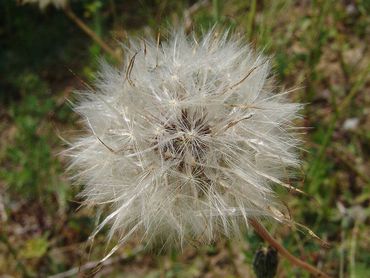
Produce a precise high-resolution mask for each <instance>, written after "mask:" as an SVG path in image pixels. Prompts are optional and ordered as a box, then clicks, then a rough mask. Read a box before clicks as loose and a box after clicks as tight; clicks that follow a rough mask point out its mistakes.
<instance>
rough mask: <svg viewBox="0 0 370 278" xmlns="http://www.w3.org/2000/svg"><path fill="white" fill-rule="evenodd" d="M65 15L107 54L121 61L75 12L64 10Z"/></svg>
mask: <svg viewBox="0 0 370 278" xmlns="http://www.w3.org/2000/svg"><path fill="white" fill-rule="evenodd" d="M63 11H64V13H65V14H66V15H67V17H68V18H69V19H71V20H72V21H73V22H74V23H75V24H76V25H77V26H78V27H79V28H81V30H82V31H84V32H85V34H87V35H88V36H89V37H90V38H91V39H92V40H93V41H94V42H96V43H97V44H98V45H99V46H100V47H101V48H102V49H103V50H104V51H105V52H106V53H108V54H109V55H110V56H112V57H113V58H115V59H117V61H118V62H120V61H121V57H120V55H118V54H117V53H116V52H115V51H114V50H113V49H112V48H111V47H110V46H109V45H108V44H106V43H105V42H104V41H103V40H102V39H101V38H100V37H99V36H98V35H97V34H96V33H95V32H94V31H93V30H91V28H90V27H89V26H87V25H86V24H85V23H84V22H83V21H82V20H81V19H80V18H79V17H78V16H77V15H76V14H75V13H74V12H73V11H72V9H71V8H70V7H68V6H67V7H66V8H64V9H63Z"/></svg>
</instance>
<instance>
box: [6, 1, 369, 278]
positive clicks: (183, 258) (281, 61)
mask: <svg viewBox="0 0 370 278" xmlns="http://www.w3.org/2000/svg"><path fill="white" fill-rule="evenodd" d="M69 3H70V5H69V8H68V9H56V8H55V7H54V6H48V7H46V8H45V9H43V10H40V9H39V7H38V5H37V4H27V5H21V4H20V3H19V2H17V1H15V0H1V1H0V277H46V276H49V275H56V276H54V277H77V276H82V275H86V276H87V277H91V276H95V277H153V278H154V277H161V278H162V277H166V278H167V277H168V278H169V277H223V278H227V277H255V274H253V267H252V262H253V257H254V254H255V253H256V252H257V251H258V250H259V248H261V247H264V246H266V245H265V244H264V243H263V242H262V241H261V240H260V239H259V237H258V236H256V235H255V234H254V233H253V232H252V231H251V232H249V233H248V234H246V235H245V240H244V241H242V242H233V241H227V240H222V241H220V242H218V243H217V244H215V245H213V246H206V247H200V248H193V247H189V248H186V249H185V250H183V252H175V251H174V252H171V253H170V254H161V255H153V254H150V253H149V252H145V251H142V250H141V249H140V244H138V241H135V240H133V241H131V242H130V243H129V244H127V245H125V246H124V247H122V248H121V249H119V250H118V251H117V252H116V253H115V254H114V255H113V256H112V257H111V258H110V259H108V260H107V261H106V263H105V264H104V265H103V266H100V267H95V266H96V264H95V263H94V262H95V261H97V260H99V259H101V258H102V257H103V256H104V254H106V252H107V250H109V248H111V247H112V246H114V242H112V243H109V244H107V242H106V230H104V231H103V232H101V233H100V234H99V235H98V236H97V237H96V239H95V242H94V244H93V247H92V248H90V246H89V245H88V244H87V239H88V237H89V235H90V234H91V233H92V231H93V230H94V227H95V226H96V220H95V218H94V217H93V216H94V215H95V213H96V211H94V210H93V209H91V208H80V201H81V200H79V199H78V198H77V197H76V194H77V193H78V192H79V190H80V188H78V187H76V186H71V184H70V183H69V181H68V179H67V177H66V176H65V174H64V170H63V169H64V167H65V161H63V158H62V157H61V156H59V155H58V153H59V152H60V151H62V150H63V142H62V140H61V139H60V138H59V137H58V135H62V137H66V138H68V134H69V133H68V131H73V130H76V129H78V128H79V127H78V124H77V120H78V117H77V116H76V115H75V114H74V113H73V112H72V109H71V107H70V105H69V104H68V101H67V99H73V91H74V90H77V89H83V88H85V87H86V84H92V82H93V80H94V73H95V72H96V70H97V69H98V67H99V59H101V58H102V57H104V58H105V59H107V60H109V61H111V63H116V61H115V58H114V57H115V55H124V53H123V51H122V49H121V46H120V43H121V42H123V43H125V42H127V38H128V37H131V36H141V37H146V36H156V35H157V34H158V33H159V32H162V30H166V29H168V28H169V27H172V26H183V27H184V28H185V29H186V30H192V29H194V30H196V31H197V30H201V29H202V28H203V29H207V28H209V27H210V26H213V25H214V24H218V26H221V27H222V28H230V29H232V30H233V31H234V32H237V33H238V34H240V36H243V37H245V38H246V40H247V41H249V42H250V43H251V45H252V47H253V48H255V49H257V50H259V51H263V52H264V53H265V54H266V55H270V56H271V57H272V60H273V64H274V73H275V75H276V78H277V80H278V84H280V85H281V86H282V87H285V88H297V87H299V88H300V89H299V90H297V91H296V92H295V93H293V94H292V95H291V97H292V100H294V101H299V102H303V103H307V104H308V105H307V106H306V108H305V110H304V111H303V116H304V121H303V125H304V126H306V127H308V129H307V132H306V135H305V140H306V143H305V145H304V146H303V147H304V149H305V150H307V152H303V151H302V157H303V161H304V162H303V166H302V170H301V172H302V173H301V177H300V178H299V179H298V180H294V181H292V183H293V185H294V186H297V187H299V188H300V189H302V190H304V191H305V192H307V193H309V194H310V196H311V197H305V196H302V195H296V194H293V193H292V192H284V191H283V190H280V191H279V193H281V194H280V196H281V198H282V199H283V201H284V202H285V203H286V204H287V205H288V206H289V208H290V213H291V215H292V217H293V218H294V219H295V220H296V221H297V222H298V223H302V224H303V225H305V226H307V227H309V228H310V229H311V230H312V231H314V232H315V233H316V234H317V235H318V236H319V237H320V238H322V239H323V240H325V241H328V242H329V243H330V247H329V248H324V247H323V246H321V244H320V241H318V240H315V239H314V238H313V237H312V236H310V235H309V233H308V232H302V231H298V230H296V229H293V228H289V227H286V226H280V225H276V224H273V223H266V225H267V226H268V228H269V230H270V232H271V233H272V234H273V235H274V237H275V238H277V239H278V240H279V241H280V242H282V243H283V244H284V246H285V247H287V249H289V250H290V251H291V252H292V253H294V254H295V255H297V256H299V257H301V258H303V259H304V260H306V261H307V262H310V263H311V264H314V265H316V266H318V267H320V268H322V269H323V270H324V271H326V272H327V273H329V274H330V275H332V276H333V277H369V275H370V236H369V234H370V229H369V226H370V225H369V224H370V219H369V218H370V209H369V201H370V186H369V185H370V176H369V173H370V161H369V154H370V51H369V46H370V1H367V0H338V1H334V0H321V1H320V0H317V1H309V0H302V1H293V0H285V1H283V0H270V1H268V0H264V1H256V0H254V1H253V0H251V1H241V0H229V1H220V0H213V1H212V0H209V1H204V0H203V1H202V0H200V1H190V0H188V1H178V0H152V1H145V0H125V1H123V0H122V1H120V0H106V1H105V0H86V1H83V0H80V1H79V0H71V1H70V2H69ZM78 22H80V23H78ZM84 24H86V26H87V27H88V28H89V29H90V30H92V31H93V34H94V35H95V36H97V37H98V38H101V39H102V40H103V41H104V42H105V43H106V46H105V47H107V46H108V49H104V45H102V44H101V43H99V42H98V40H97V39H96V38H95V40H92V39H91V35H90V36H88V35H87V34H86V29H85V30H84V29H83V26H84ZM86 26H85V27H86ZM312 197H313V198H312ZM277 277H309V275H308V274H307V273H304V272H303V271H302V270H300V269H297V268H296V267H293V266H292V265H290V264H289V263H288V262H287V261H286V260H284V259H280V263H279V267H278V273H277Z"/></svg>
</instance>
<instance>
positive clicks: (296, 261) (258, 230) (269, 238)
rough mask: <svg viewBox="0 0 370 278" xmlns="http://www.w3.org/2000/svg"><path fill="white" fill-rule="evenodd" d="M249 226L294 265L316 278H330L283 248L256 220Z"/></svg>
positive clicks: (250, 222) (251, 220)
mask: <svg viewBox="0 0 370 278" xmlns="http://www.w3.org/2000/svg"><path fill="white" fill-rule="evenodd" d="M248 222H249V224H250V225H251V226H252V227H253V228H254V230H255V232H256V233H257V234H258V235H259V236H260V237H261V238H262V239H264V240H265V241H267V242H268V243H269V244H270V245H271V246H272V247H274V248H275V249H276V250H277V251H278V252H279V253H280V254H281V255H282V256H283V257H285V258H286V259H287V260H288V261H290V262H291V263H292V264H294V265H296V266H298V267H300V268H303V269H305V270H307V271H308V272H310V273H311V274H312V275H314V276H315V277H323V278H330V276H329V275H327V274H325V273H324V272H322V271H321V270H319V269H317V268H316V267H314V266H312V265H310V264H308V263H306V262H304V261H302V260H301V259H299V258H297V257H295V256H294V255H293V254H291V253H290V252H289V251H288V250H287V249H285V247H284V246H282V245H281V244H280V243H279V242H277V240H276V239H274V238H273V237H272V236H271V235H270V233H269V232H268V231H267V230H266V229H265V227H263V226H262V225H261V224H260V223H259V222H258V221H257V220H256V219H253V218H252V219H249V221H248Z"/></svg>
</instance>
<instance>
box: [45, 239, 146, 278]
mask: <svg viewBox="0 0 370 278" xmlns="http://www.w3.org/2000/svg"><path fill="white" fill-rule="evenodd" d="M142 250H143V248H142V246H140V247H138V248H136V249H134V250H133V252H131V253H130V254H127V255H122V256H119V257H115V258H109V259H107V260H106V261H104V262H103V263H101V261H92V262H88V263H86V264H84V265H81V266H78V267H74V268H71V269H69V270H67V271H64V272H61V273H58V274H55V275H51V276H49V278H66V277H71V276H75V275H76V274H79V273H83V272H86V271H88V270H90V269H95V268H97V267H103V266H108V265H112V264H115V263H118V262H122V261H127V260H129V259H131V258H133V257H135V256H136V255H137V254H138V253H140V252H141V251H142ZM99 269H100V268H99Z"/></svg>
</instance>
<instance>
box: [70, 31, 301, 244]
mask: <svg viewBox="0 0 370 278" xmlns="http://www.w3.org/2000/svg"><path fill="white" fill-rule="evenodd" d="M130 45H131V46H130V48H129V49H128V50H127V51H128V52H129V53H128V54H127V57H128V58H127V61H126V63H125V67H124V68H123V69H122V70H118V69H116V68H113V67H111V66H109V65H107V64H105V63H103V65H102V68H101V72H100V74H99V77H98V79H97V82H96V84H95V85H96V86H95V89H93V90H92V89H89V90H88V91H86V92H81V93H80V94H79V96H80V99H79V101H78V103H77V104H76V106H75V110H76V111H77V113H79V114H80V115H81V117H82V119H84V122H85V127H86V134H85V135H83V136H81V137H79V138H77V139H76V140H75V141H74V142H73V143H71V145H70V147H69V149H68V150H67V151H66V154H67V155H68V156H69V157H70V161H71V163H70V166H69V170H71V171H72V172H73V173H74V174H75V175H74V176H75V180H76V182H78V183H80V184H84V185H85V188H84V190H83V192H82V193H81V196H82V197H83V198H84V199H85V203H86V204H89V205H96V206H99V207H103V206H104V207H106V208H107V209H108V211H109V214H108V216H107V217H106V218H105V220H104V221H103V222H102V223H101V224H100V225H99V226H98V227H97V229H96V232H95V233H94V234H96V233H97V232H99V230H100V229H101V228H102V227H103V226H105V225H110V236H113V235H114V234H116V235H118V236H119V237H120V241H119V242H120V243H123V242H124V241H125V240H127V239H128V238H129V237H130V235H132V234H134V233H136V234H140V235H141V236H142V239H143V241H144V242H146V243H148V244H149V245H150V244H155V245H157V246H158V245H160V246H163V247H167V246H168V247H170V246H180V247H181V246H183V245H184V244H186V243H191V242H192V241H194V242H202V243H210V242H212V241H214V240H216V239H217V238H219V237H222V236H226V237H233V238H234V237H236V238H238V237H240V236H241V235H242V232H243V231H244V230H245V229H246V228H247V227H248V220H249V219H251V218H259V217H269V218H273V219H276V220H278V221H285V216H284V215H286V212H285V211H284V206H283V205H282V204H281V203H280V202H279V200H278V199H277V198H276V197H275V194H274V190H273V185H276V186H282V185H283V186H285V187H289V185H287V184H286V183H285V182H284V181H283V179H284V178H285V177H286V173H287V171H286V169H287V168H288V169H289V168H290V167H297V166H298V165H299V160H298V158H297V156H296V153H295V149H296V147H297V146H298V144H299V139H298V138H296V134H295V133H294V132H293V131H294V128H293V124H292V121H293V120H294V119H296V118H297V117H298V114H297V113H298V111H299V110H300V108H301V105H300V104H297V103H290V102H289V101H288V100H287V99H286V97H285V92H276V88H274V86H273V85H272V80H270V79H268V75H269V73H270V66H269V60H268V59H267V58H265V57H263V56H262V55H258V54H255V53H254V52H253V51H251V50H250V48H249V47H248V46H246V45H245V43H244V42H243V41H242V40H240V39H237V38H235V37H233V36H232V35H229V34H225V35H222V36H221V35H220V34H218V35H217V36H216V33H215V32H214V31H211V32H209V33H207V34H206V35H205V36H204V37H203V39H201V40H200V41H197V40H195V39H193V38H189V37H187V36H186V35H185V34H184V33H183V32H173V34H172V36H171V37H170V39H169V40H168V41H167V42H165V43H161V44H159V43H158V42H157V41H156V40H155V39H153V40H149V41H146V42H145V44H144V45H145V48H143V44H142V41H141V42H139V41H138V42H137V43H135V42H132V43H130ZM107 204H108V205H107Z"/></svg>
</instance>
